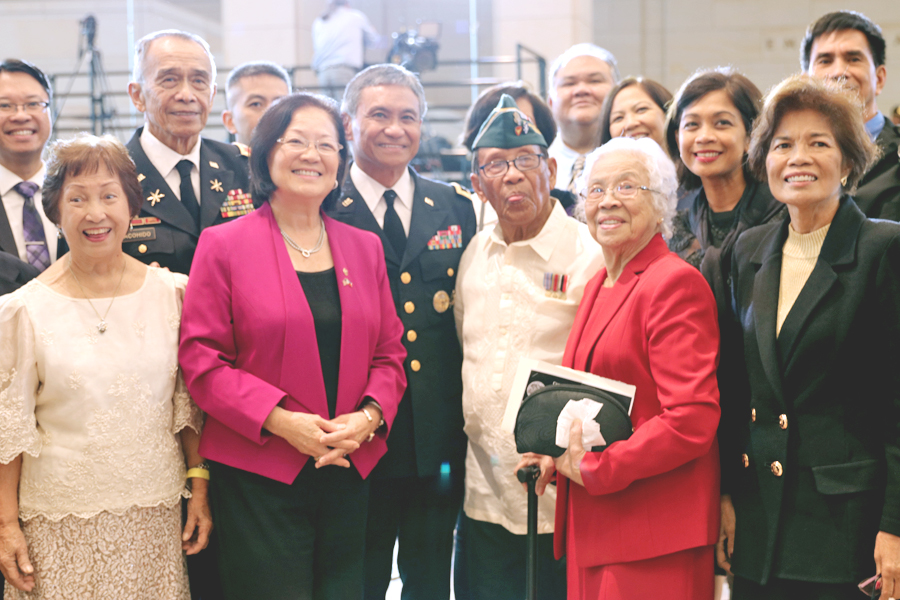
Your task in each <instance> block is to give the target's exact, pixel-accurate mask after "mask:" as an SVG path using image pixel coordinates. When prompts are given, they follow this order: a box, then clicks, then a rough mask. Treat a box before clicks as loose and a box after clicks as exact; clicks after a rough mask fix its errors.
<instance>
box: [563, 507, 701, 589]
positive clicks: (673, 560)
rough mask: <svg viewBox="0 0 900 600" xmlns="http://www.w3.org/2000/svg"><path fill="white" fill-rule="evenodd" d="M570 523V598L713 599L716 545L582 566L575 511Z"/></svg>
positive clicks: (568, 577) (568, 561)
mask: <svg viewBox="0 0 900 600" xmlns="http://www.w3.org/2000/svg"><path fill="white" fill-rule="evenodd" d="M568 526H569V527H570V529H569V532H568V535H567V536H566V539H567V544H566V546H567V548H566V555H567V557H568V560H567V562H566V580H567V582H568V588H569V591H568V597H569V600H633V599H635V598H666V600H713V597H714V581H715V578H714V573H713V562H714V561H715V546H701V547H699V548H690V549H688V550H682V551H680V552H675V553H673V554H665V555H663V556H657V557H655V558H648V559H647V560H638V561H634V562H627V563H616V564H611V565H601V566H597V567H584V568H581V567H578V566H577V565H576V562H577V559H575V553H574V547H573V546H574V543H573V540H574V537H575V536H574V535H573V532H572V530H571V526H572V519H571V515H570V518H569V525H568ZM573 559H575V560H573Z"/></svg>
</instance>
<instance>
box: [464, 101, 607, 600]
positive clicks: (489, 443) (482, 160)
mask: <svg viewBox="0 0 900 600" xmlns="http://www.w3.org/2000/svg"><path fill="white" fill-rule="evenodd" d="M472 148H473V152H474V155H473V160H472V171H473V172H472V174H471V181H472V187H473V188H474V190H475V191H476V192H478V195H479V197H481V198H482V199H483V200H485V201H487V202H490V203H491V206H492V207H493V208H494V210H495V211H496V212H497V216H498V219H499V221H498V222H497V224H496V225H494V226H493V227H489V228H486V229H485V230H483V231H481V232H480V233H479V234H478V235H477V236H476V237H475V239H473V240H472V243H471V244H469V247H468V249H467V250H466V252H465V253H464V254H463V257H462V260H461V261H460V263H459V274H458V276H457V282H456V305H455V306H454V312H455V316H456V327H457V331H458V334H459V338H460V340H461V342H462V347H463V368H462V375H463V416H464V417H465V431H466V434H467V435H468V438H469V444H468V452H467V455H466V499H465V503H464V506H463V510H464V511H465V514H464V515H463V516H462V517H461V519H460V534H459V535H460V540H461V541H460V543H459V544H458V546H457V554H456V573H455V582H456V589H457V590H460V589H466V590H467V591H468V593H469V595H468V596H467V597H470V598H472V599H473V600H504V599H510V600H513V599H515V600H521V598H523V597H524V596H525V564H526V560H525V559H526V542H525V537H526V536H525V534H526V530H527V526H526V516H527V512H526V496H525V492H524V491H523V489H522V486H521V484H520V483H519V482H518V481H517V480H516V473H515V467H516V465H517V464H518V462H519V459H520V456H519V454H518V453H517V452H516V444H515V440H514V438H513V435H512V434H511V433H508V432H506V431H503V430H501V428H500V423H501V420H502V418H503V413H504V409H505V407H506V403H507V400H508V398H509V393H510V388H511V386H512V382H513V378H514V376H515V373H516V368H517V367H518V364H519V360H520V359H522V358H534V359H539V360H543V361H547V362H550V363H553V364H557V365H558V364H561V362H562V357H563V351H564V350H565V345H566V338H567V337H568V334H569V330H570V329H571V328H572V323H573V322H574V320H575V312H576V310H577V308H578V303H579V301H580V300H581V296H582V294H583V293H584V287H585V284H587V282H588V280H589V279H590V278H591V277H592V276H593V275H594V274H595V273H597V271H598V270H599V269H600V267H601V266H602V265H603V258H602V254H601V250H600V246H599V245H598V244H597V243H596V242H595V241H594V239H593V238H592V237H591V235H590V232H589V231H588V229H587V226H586V225H584V224H582V223H579V222H577V221H576V220H575V219H572V218H570V217H567V216H566V213H565V210H564V209H563V208H562V206H561V205H560V204H559V202H557V201H556V200H555V199H554V198H552V197H551V196H550V190H551V189H552V188H553V186H554V184H555V182H556V160H554V159H553V158H549V157H548V156H547V142H546V140H545V139H544V136H543V134H542V133H541V132H540V131H539V130H538V129H537V127H535V125H534V123H532V121H531V120H530V119H529V118H528V117H527V116H526V115H525V114H524V113H522V112H521V111H519V110H518V108H517V107H516V103H515V101H514V100H513V99H512V98H510V97H509V96H507V95H505V94H504V95H503V97H502V98H501V100H500V103H499V104H498V105H497V107H496V108H495V109H494V111H493V112H492V113H491V114H490V116H489V117H488V118H487V120H486V121H485V122H484V125H482V127H481V130H480V131H479V133H478V137H476V138H475V142H474V143H473V145H472ZM555 494H556V493H555V490H550V489H549V488H548V491H547V493H545V494H544V495H543V496H541V497H540V499H539V501H538V534H539V535H538V555H539V556H538V563H539V575H538V586H539V590H538V592H537V596H538V597H539V598H546V599H548V600H549V599H557V598H559V599H562V598H565V597H566V578H565V565H564V564H562V563H560V562H557V561H555V560H554V558H553V535H552V533H553V520H554V513H553V511H554V504H555V502H556V495H555ZM461 597H466V596H461Z"/></svg>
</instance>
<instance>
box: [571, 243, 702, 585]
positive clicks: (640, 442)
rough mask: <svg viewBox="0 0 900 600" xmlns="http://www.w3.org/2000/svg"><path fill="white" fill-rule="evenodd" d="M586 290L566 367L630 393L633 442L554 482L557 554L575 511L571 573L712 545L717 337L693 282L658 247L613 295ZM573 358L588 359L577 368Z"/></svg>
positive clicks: (632, 266) (647, 251) (698, 279)
mask: <svg viewBox="0 0 900 600" xmlns="http://www.w3.org/2000/svg"><path fill="white" fill-rule="evenodd" d="M605 279H606V269H602V270H601V271H600V272H599V273H598V274H597V275H596V276H595V277H594V278H593V279H592V280H591V281H590V283H588V285H587V288H586V289H585V292H584V297H583V298H582V300H581V305H580V306H579V307H578V313H577V315H576V316H575V324H574V325H573V326H572V333H571V334H570V335H569V340H568V343H567V344H566V353H565V355H564V357H563V365H565V366H567V367H572V368H575V369H579V370H581V371H588V372H591V373H595V374H597V375H602V376H603V377H608V378H610V379H616V380H619V381H623V382H625V383H630V384H632V385H634V386H636V387H637V392H636V395H635V399H634V406H633V408H632V411H631V423H632V425H633V426H634V429H635V431H634V433H633V434H632V436H631V437H630V438H629V439H628V440H625V441H621V442H617V443H614V444H611V445H610V446H609V447H608V448H607V449H606V450H604V451H603V452H596V453H595V452H588V453H587V454H586V455H585V457H584V460H583V461H582V463H581V475H582V478H583V479H584V487H581V486H580V485H577V484H572V483H571V482H569V481H568V480H567V479H566V478H565V477H562V476H560V478H559V482H558V496H557V500H556V527H555V530H554V531H555V533H556V536H555V538H554V546H555V551H556V555H557V557H560V556H562V555H563V554H564V553H565V551H566V548H567V545H566V542H567V540H566V534H567V530H566V520H567V517H568V516H569V513H568V512H567V511H571V515H572V518H573V519H574V522H573V531H574V532H575V535H574V540H569V544H570V545H574V554H575V556H574V557H573V556H572V553H571V552H570V553H569V557H568V560H570V561H571V560H573V559H574V560H575V564H576V565H577V566H578V567H590V566H596V565H605V564H612V563H621V562H631V561H636V560H644V559H647V558H653V557H656V556H661V555H664V554H671V553H673V552H677V551H679V550H686V549H688V548H695V547H698V546H706V545H709V544H713V543H715V541H716V539H717V537H718V527H719V458H718V457H719V454H718V446H717V444H716V427H717V426H718V423H719V390H718V386H717V384H716V366H717V364H718V358H719V327H718V321H717V319H716V301H715V298H713V294H712V291H711V290H710V288H709V284H708V283H706V280H705V279H704V278H703V276H702V275H701V274H700V271H698V270H697V269H695V268H694V267H691V266H690V265H688V264H687V263H686V262H684V261H683V260H681V259H680V258H678V257H677V256H676V255H675V254H672V253H671V252H669V250H668V249H667V248H666V244H665V242H663V240H662V237H661V236H659V235H657V236H655V237H654V238H653V239H652V240H651V241H650V243H649V244H648V245H647V246H646V247H645V248H644V249H643V250H641V252H640V253H639V254H638V255H637V256H636V257H634V258H633V259H632V260H631V261H630V262H629V263H628V264H627V265H626V266H625V269H624V271H623V272H622V275H621V276H620V277H619V279H618V280H617V281H616V284H615V285H614V286H613V287H612V288H610V289H608V290H606V294H605V297H604V298H603V299H602V300H600V301H599V302H598V301H597V296H598V293H599V292H600V290H601V289H602V285H603V281H604V280H605ZM576 355H577V356H581V357H588V358H589V359H590V364H587V363H586V360H585V358H582V359H581V360H577V359H576Z"/></svg>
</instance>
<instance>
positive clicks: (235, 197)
mask: <svg viewBox="0 0 900 600" xmlns="http://www.w3.org/2000/svg"><path fill="white" fill-rule="evenodd" d="M134 55H135V59H134V73H133V74H132V81H131V83H129V84H128V95H129V96H130V97H131V101H132V103H133V104H134V106H135V108H137V109H138V110H139V111H141V112H142V113H144V126H143V127H139V128H138V129H137V131H135V133H134V136H133V137H132V138H131V140H130V141H129V142H128V152H129V153H130V154H131V158H132V159H133V160H134V163H135V165H136V166H137V172H138V179H140V182H141V187H142V188H143V191H144V198H145V200H144V205H143V207H142V208H141V213H140V215H138V217H137V218H136V219H134V220H133V221H132V226H133V229H132V231H131V232H130V233H129V234H128V235H127V236H126V237H125V243H124V248H125V251H126V252H127V253H128V254H130V255H131V256H133V257H135V258H137V259H138V260H140V261H143V262H145V263H151V262H156V263H158V264H159V265H160V266H162V267H167V268H169V269H171V270H172V271H177V272H179V273H189V272H190V269H191V261H192V260H193V258H194V250H195V249H196V247H197V240H198V238H199V237H200V232H201V231H202V230H203V229H205V228H206V227H209V226H211V225H216V224H218V223H222V222H224V221H227V220H229V219H233V218H235V217H239V216H241V215H244V214H247V213H249V212H251V211H252V210H253V202H252V200H251V199H250V194H249V193H245V190H247V191H249V189H250V185H249V181H248V173H247V161H246V160H245V159H242V156H241V153H242V150H241V149H239V148H238V147H236V146H232V145H230V144H223V143H221V142H216V141H213V140H208V139H204V138H201V137H200V132H201V131H203V128H204V127H205V126H206V120H207V118H208V117H209V110H210V107H211V106H212V101H213V97H214V96H215V94H216V84H215V80H216V65H215V62H214V61H213V57H212V53H211V52H210V50H209V45H207V43H206V42H205V41H204V40H203V39H202V38H200V37H197V36H196V35H193V34H191V33H185V32H183V31H177V30H165V31H157V32H155V33H151V34H149V35H147V36H145V37H144V38H142V39H141V40H140V41H139V42H138V43H137V44H136V46H135V53H134ZM244 152H246V151H244Z"/></svg>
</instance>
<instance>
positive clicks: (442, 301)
mask: <svg viewBox="0 0 900 600" xmlns="http://www.w3.org/2000/svg"><path fill="white" fill-rule="evenodd" d="M431 303H432V305H433V306H434V310H436V311H437V312H439V313H442V312H447V309H448V308H450V295H449V294H448V293H447V292H445V291H444V290H438V292H437V293H436V294H435V295H434V299H433V300H432V302H431Z"/></svg>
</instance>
